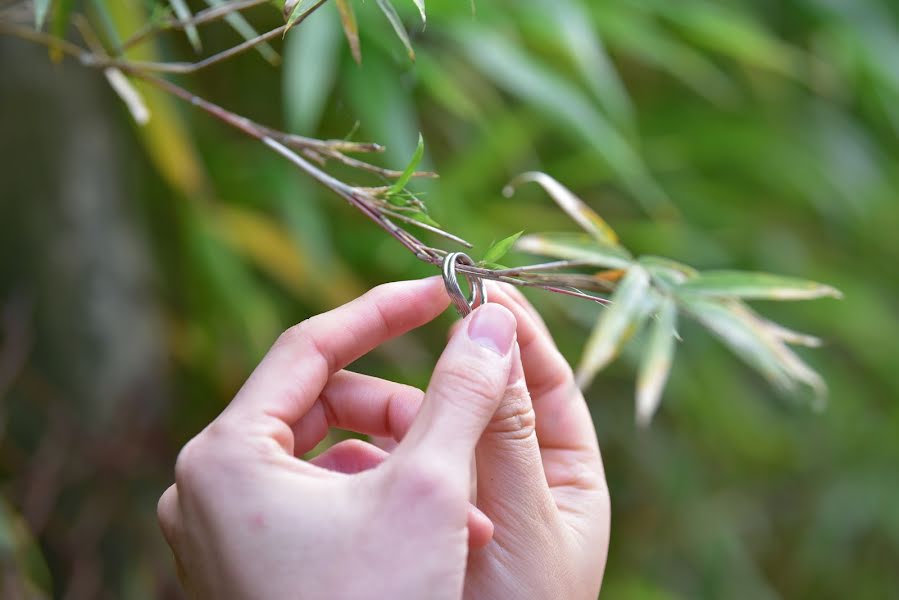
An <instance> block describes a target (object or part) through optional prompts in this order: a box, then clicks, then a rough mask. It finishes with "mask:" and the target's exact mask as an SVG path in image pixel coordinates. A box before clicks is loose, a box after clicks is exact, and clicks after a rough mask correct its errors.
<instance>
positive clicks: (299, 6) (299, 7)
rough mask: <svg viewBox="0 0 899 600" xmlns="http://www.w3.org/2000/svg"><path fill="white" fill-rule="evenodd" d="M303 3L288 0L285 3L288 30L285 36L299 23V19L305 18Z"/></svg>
mask: <svg viewBox="0 0 899 600" xmlns="http://www.w3.org/2000/svg"><path fill="white" fill-rule="evenodd" d="M303 2H304V0H287V1H286V2H285V3H284V15H285V17H286V19H287V29H286V30H285V31H284V33H285V34H286V33H287V32H288V31H290V28H291V27H293V24H294V23H296V22H297V19H299V18H300V17H301V16H303V12H305V11H304V7H303Z"/></svg>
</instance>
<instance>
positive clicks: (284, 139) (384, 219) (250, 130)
mask: <svg viewBox="0 0 899 600" xmlns="http://www.w3.org/2000/svg"><path fill="white" fill-rule="evenodd" d="M326 1H327V0H318V2H316V4H314V5H312V6H311V7H310V8H309V9H307V11H306V13H304V14H303V16H302V17H300V19H298V21H297V23H295V24H299V23H300V22H302V21H303V20H304V19H305V18H307V17H308V16H309V15H310V14H311V13H312V12H314V11H315V10H316V9H317V8H319V7H320V6H321V5H323V4H324V3H325V2H326ZM259 3H260V4H261V2H259ZM255 4H256V0H246V1H245V2H239V3H238V2H235V3H232V4H230V5H227V8H230V9H231V10H239V8H238V7H240V8H247V7H248V6H255ZM215 8H216V10H212V9H208V10H206V11H203V12H201V13H198V14H197V15H196V16H195V17H194V18H193V19H191V20H189V21H177V22H176V23H169V25H171V26H172V27H175V26H176V25H177V27H182V26H186V25H188V24H197V23H200V22H208V21H211V20H214V19H216V18H221V17H222V16H225V15H226V14H229V12H228V11H225V10H224V9H225V8H226V7H224V6H223V7H215ZM287 29H288V27H287V25H282V26H281V27H278V28H276V29H273V30H271V31H269V32H267V33H264V34H262V35H260V36H258V37H256V38H254V39H252V40H248V41H246V42H243V43H242V44H238V45H237V46H234V47H232V48H229V49H228V50H225V51H222V52H219V53H218V54H215V55H213V56H210V57H209V58H206V59H204V60H201V61H199V62H196V63H159V62H141V61H130V60H127V59H123V58H112V59H110V58H108V57H106V56H104V55H102V54H101V53H99V52H89V51H87V50H84V49H83V48H81V47H79V46H77V45H75V44H72V43H70V42H67V41H65V40H59V39H57V38H54V37H52V36H48V35H46V34H42V33H40V32H36V31H33V30H30V29H25V28H22V27H17V26H8V25H5V24H3V23H0V32H4V31H5V32H9V33H11V34H12V35H15V36H17V37H20V38H23V39H26V40H30V41H34V42H37V43H40V44H43V45H46V46H49V47H51V48H58V49H59V50H60V51H62V52H64V53H65V54H68V55H70V56H73V57H75V58H77V59H78V60H79V61H80V62H81V63H82V64H84V65H86V66H90V67H96V68H103V69H107V68H110V67H112V68H118V69H120V70H121V71H123V72H125V73H127V74H129V75H131V76H132V77H136V78H138V79H141V80H143V81H145V82H147V83H149V84H150V85H153V86H154V87H157V88H159V89H161V90H163V91H165V92H167V93H169V94H171V95H173V96H176V97H178V98H181V99H182V100H184V101H186V102H189V103H190V104H192V105H193V106H196V107H197V108H200V109H201V110H203V111H205V112H206V113H208V114H210V115H211V116H213V117H215V118H217V119H218V120H220V121H222V122H223V123H225V124H227V125H229V126H231V127H234V128H235V129H237V130H239V131H242V132H243V133H245V134H246V135H248V136H250V137H252V138H254V139H257V140H259V141H261V142H262V143H263V144H264V145H265V146H267V147H268V148H269V149H271V150H272V151H274V152H276V153H277V154H279V155H280V156H282V157H283V158H285V159H287V160H288V161H290V162H291V163H292V164H293V165H294V166H296V167H297V168H299V169H300V170H301V171H303V172H304V173H306V174H307V175H308V176H310V177H311V178H312V179H314V180H315V181H317V182H318V183H319V184H321V185H322V186H324V187H326V188H328V189H329V190H331V191H332V192H334V193H335V194H337V195H338V196H340V197H341V198H343V199H344V200H346V201H347V202H348V203H349V204H351V205H352V206H354V207H355V208H357V209H358V210H359V211H360V212H362V214H364V215H365V216H367V217H368V218H369V219H371V220H372V221H374V222H375V223H376V224H377V225H378V226H379V227H381V228H382V229H384V230H385V231H386V232H387V233H388V234H390V235H391V236H392V237H394V238H395V239H396V240H397V241H398V242H399V243H400V244H402V245H403V246H404V247H405V248H406V249H407V250H409V251H410V252H412V254H413V255H415V257H416V258H418V259H419V260H422V261H424V262H427V263H429V264H433V265H437V266H440V264H441V263H442V261H443V258H444V257H445V256H446V254H447V252H446V251H445V250H442V249H440V248H432V247H430V246H428V245H426V244H424V243H422V242H421V241H420V240H419V239H418V238H416V237H415V236H414V235H412V234H411V233H409V232H408V231H406V230H405V229H403V228H402V227H399V226H398V225H397V224H396V223H394V222H393V220H392V219H396V220H397V221H400V222H403V223H406V224H409V225H414V226H416V227H420V228H422V229H425V230H427V231H430V232H432V233H434V234H436V235H440V236H442V237H444V238H446V239H449V240H451V241H453V242H455V243H458V244H462V245H463V246H466V247H469V248H470V247H471V244H469V243H468V242H466V241H465V240H464V239H462V238H460V237H458V236H456V235H454V234H451V233H449V232H447V231H443V230H442V229H440V228H438V227H434V226H431V225H428V224H427V223H422V222H420V221H418V220H416V219H413V218H412V217H410V216H407V215H405V214H403V212H402V211H403V207H394V206H390V205H387V204H386V203H385V202H383V200H382V199H380V198H379V197H378V196H379V195H380V194H382V193H383V188H359V187H352V186H350V185H348V184H346V183H344V182H342V181H340V180H339V179H337V178H335V177H333V176H331V175H329V174H328V173H326V172H325V171H323V170H322V169H320V168H318V167H316V166H315V165H313V164H312V163H311V162H309V160H306V159H305V158H303V157H302V156H300V154H298V153H297V151H299V152H301V153H303V154H304V155H306V156H307V157H309V159H310V160H312V161H315V162H320V163H321V162H323V161H324V160H325V159H328V158H330V159H333V160H337V161H339V162H341V163H343V164H346V165H348V166H351V167H355V168H358V169H362V170H366V171H369V172H372V173H375V174H378V175H381V176H383V177H385V178H396V177H399V176H400V175H401V173H400V172H399V171H394V170H391V169H384V168H381V167H378V166H375V165H371V164H369V163H367V162H365V161H361V160H358V159H355V158H352V157H348V156H346V155H345V154H344V152H359V153H370V152H380V151H381V150H382V149H383V148H382V147H381V146H379V145H377V144H365V143H357V142H348V141H345V140H317V139H314V138H307V137H303V136H298V135H294V134H289V133H285V132H282V131H277V130H274V129H271V128H269V127H266V126H264V125H261V124H259V123H256V122H254V121H252V120H250V119H248V118H246V117H243V116H241V115H238V114H235V113H232V112H230V111H228V110H226V109H225V108H223V107H221V106H219V105H217V104H214V103H212V102H210V101H208V100H205V99H203V98H201V97H199V96H197V95H195V94H193V93H191V92H189V91H188V90H186V89H184V88H182V87H180V86H178V85H176V84H174V83H172V82H171V81H168V80H167V79H163V78H161V77H159V76H158V75H156V74H155V73H176V74H190V73H194V72H196V71H199V70H200V69H203V68H206V67H208V66H211V65H214V64H216V63H219V62H222V61H224V60H227V59H229V58H232V57H234V56H236V55H237V54H240V53H241V52H244V51H246V50H248V49H250V48H252V47H254V46H256V45H258V44H260V43H262V42H264V41H267V40H270V39H272V38H274V37H277V36H278V35H281V34H283V33H284V32H286V31H287ZM142 35H144V37H145V36H146V35H150V33H146V32H145V33H143V34H142ZM129 41H130V42H131V43H132V44H134V43H137V42H136V41H133V39H132V40H129ZM415 175H416V176H418V177H435V176H436V174H434V173H429V172H418V173H416V174H415ZM412 200H413V201H414V202H416V203H417V204H418V205H419V206H421V201H420V200H419V199H418V198H415V197H414V196H413V197H412ZM576 266H585V264H583V263H582V262H581V261H556V262H552V263H542V264H538V265H530V266H525V267H515V268H511V269H496V270H493V269H487V268H484V267H478V266H471V265H459V266H458V267H457V269H458V270H459V271H460V272H463V273H466V274H468V275H472V276H475V277H479V278H482V279H491V280H495V281H500V282H505V283H510V284H512V285H517V286H526V287H535V288H540V289H543V290H547V291H550V292H555V293H558V294H563V295H567V296H573V297H576V298H582V299H585V300H590V301H592V302H597V303H599V304H609V303H610V302H609V300H607V299H606V298H602V297H598V296H594V295H592V294H587V293H585V292H583V291H581V290H580V289H577V287H573V286H572V285H570V284H571V283H572V282H578V283H581V284H585V285H590V286H591V287H594V286H596V282H594V281H593V279H592V278H590V279H589V280H588V279H585V277H587V278H589V276H580V277H577V276H576V274H559V275H558V276H552V275H541V274H539V272H540V271H551V270H556V269H560V268H567V267H576ZM514 275H519V277H514Z"/></svg>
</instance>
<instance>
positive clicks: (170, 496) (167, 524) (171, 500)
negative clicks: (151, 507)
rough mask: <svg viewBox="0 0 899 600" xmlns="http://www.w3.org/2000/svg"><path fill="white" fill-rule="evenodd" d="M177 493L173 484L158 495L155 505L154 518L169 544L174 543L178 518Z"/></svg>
mask: <svg viewBox="0 0 899 600" xmlns="http://www.w3.org/2000/svg"><path fill="white" fill-rule="evenodd" d="M177 495H178V492H177V489H176V487H175V486H174V485H173V486H171V487H169V488H168V489H167V490H166V491H165V492H164V493H163V494H162V496H160V497H159V502H158V503H157V505H156V519H157V520H158V521H159V529H161V530H162V535H163V536H165V539H166V541H167V542H168V543H169V545H170V546H171V545H174V543H173V541H174V539H175V529H176V526H175V523H176V521H177V519H178V515H177V511H178V506H177V504H178V500H177Z"/></svg>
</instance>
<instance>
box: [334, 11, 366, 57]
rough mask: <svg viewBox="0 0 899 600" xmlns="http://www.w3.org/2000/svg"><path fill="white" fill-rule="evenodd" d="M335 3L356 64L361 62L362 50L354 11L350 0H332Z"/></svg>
mask: <svg viewBox="0 0 899 600" xmlns="http://www.w3.org/2000/svg"><path fill="white" fill-rule="evenodd" d="M334 1H335V2H336V3H337V12H339V13H340V23H341V25H343V33H344V35H346V41H347V44H349V46H350V52H351V53H352V55H353V60H355V61H356V64H357V65H358V64H362V50H361V48H360V46H359V23H358V22H357V21H356V12H355V11H354V10H353V5H352V4H350V0H334Z"/></svg>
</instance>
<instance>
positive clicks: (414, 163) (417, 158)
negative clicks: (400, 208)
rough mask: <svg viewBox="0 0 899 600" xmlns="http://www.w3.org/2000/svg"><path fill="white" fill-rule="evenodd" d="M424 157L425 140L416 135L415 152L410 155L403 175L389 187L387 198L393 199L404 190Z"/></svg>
mask: <svg viewBox="0 0 899 600" xmlns="http://www.w3.org/2000/svg"><path fill="white" fill-rule="evenodd" d="M424 155H425V140H424V138H423V137H422V135H421V134H420V133H419V134H418V146H417V147H416V148H415V152H414V153H413V154H412V160H410V161H409V164H408V165H406V170H405V171H403V174H402V175H400V177H399V179H397V180H396V181H395V182H394V184H393V185H392V186H390V191H388V192H387V195H388V197H394V196H396V195H398V194H400V193H402V191H403V190H404V189H406V185H408V184H409V181H410V180H411V179H412V176H413V175H414V174H415V171H416V170H418V165H419V164H420V163H421V159H422V158H423V157H424Z"/></svg>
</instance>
